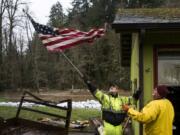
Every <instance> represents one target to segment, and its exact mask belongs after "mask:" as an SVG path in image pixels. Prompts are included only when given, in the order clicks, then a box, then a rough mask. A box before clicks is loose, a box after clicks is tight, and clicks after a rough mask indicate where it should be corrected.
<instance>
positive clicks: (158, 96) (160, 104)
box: [123, 85, 174, 135]
mask: <svg viewBox="0 0 180 135" xmlns="http://www.w3.org/2000/svg"><path fill="white" fill-rule="evenodd" d="M167 94H168V89H167V87H166V86H164V85H161V86H157V87H156V88H155V89H154V91H153V99H154V100H153V101H151V102H150V103H148V104H147V105H146V106H145V107H144V108H143V109H142V111H141V112H138V111H136V110H134V109H133V108H131V107H129V106H128V105H124V106H123V109H124V110H125V111H127V112H128V115H129V116H130V117H131V118H132V119H134V120H137V121H139V122H141V123H143V124H144V128H145V133H146V135H172V130H173V127H172V126H173V119H174V108H173V106H172V104H171V102H170V101H169V100H168V99H166V98H165V97H166V96H167Z"/></svg>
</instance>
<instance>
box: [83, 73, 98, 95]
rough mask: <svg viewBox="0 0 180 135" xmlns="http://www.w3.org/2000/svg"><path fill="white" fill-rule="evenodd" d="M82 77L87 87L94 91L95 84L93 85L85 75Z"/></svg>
mask: <svg viewBox="0 0 180 135" xmlns="http://www.w3.org/2000/svg"><path fill="white" fill-rule="evenodd" d="M82 79H83V81H84V83H85V84H86V85H87V87H88V89H89V90H90V91H91V93H94V92H95V91H96V89H97V88H96V86H94V85H93V84H92V83H91V81H89V80H88V79H87V77H86V76H83V77H82Z"/></svg>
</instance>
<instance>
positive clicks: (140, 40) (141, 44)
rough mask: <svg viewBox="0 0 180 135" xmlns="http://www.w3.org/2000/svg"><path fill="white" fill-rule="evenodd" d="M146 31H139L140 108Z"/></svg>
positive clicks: (141, 130)
mask: <svg viewBox="0 0 180 135" xmlns="http://www.w3.org/2000/svg"><path fill="white" fill-rule="evenodd" d="M145 33H146V30H145V29H141V30H140V33H139V89H140V90H141V91H142V93H141V96H140V102H139V107H140V109H142V108H143V106H144V74H143V70H144V66H143V63H144V62H143V47H144V40H145ZM140 135H143V125H142V124H140Z"/></svg>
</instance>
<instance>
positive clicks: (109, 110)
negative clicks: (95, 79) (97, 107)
mask: <svg viewBox="0 0 180 135" xmlns="http://www.w3.org/2000/svg"><path fill="white" fill-rule="evenodd" d="M84 82H85V83H86V84H87V86H88V88H89V90H90V92H91V93H92V94H93V96H94V97H95V98H96V99H97V100H98V101H99V102H100V103H101V105H102V107H101V108H102V119H103V125H104V127H103V133H102V134H103V135H122V122H123V121H124V119H125V117H126V112H125V111H123V110H122V106H123V105H125V104H130V103H132V98H131V97H125V96H120V95H118V86H117V85H116V84H111V86H110V88H109V93H108V94H106V93H104V92H102V91H101V90H99V89H97V88H96V87H95V86H93V85H92V84H91V83H90V81H87V80H86V79H84ZM139 94H140V92H139V91H138V92H137V93H136V94H134V96H133V97H134V98H138V96H139Z"/></svg>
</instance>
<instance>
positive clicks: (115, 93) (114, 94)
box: [109, 92, 118, 98]
mask: <svg viewBox="0 0 180 135" xmlns="http://www.w3.org/2000/svg"><path fill="white" fill-rule="evenodd" d="M109 94H110V95H111V96H112V97H114V98H116V97H117V96H118V93H117V92H109Z"/></svg>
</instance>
